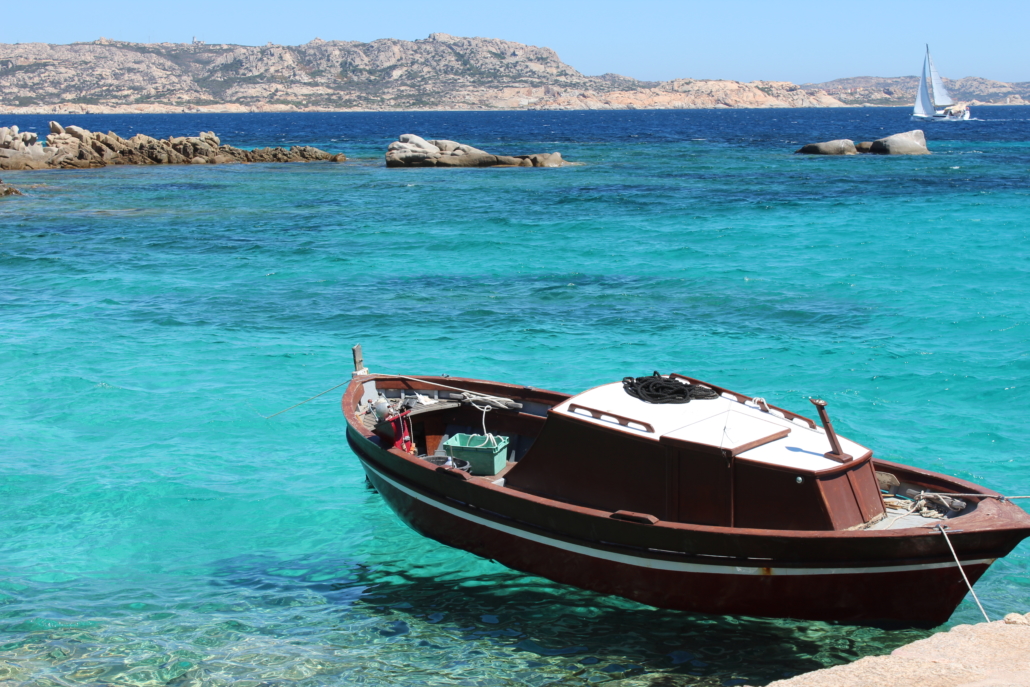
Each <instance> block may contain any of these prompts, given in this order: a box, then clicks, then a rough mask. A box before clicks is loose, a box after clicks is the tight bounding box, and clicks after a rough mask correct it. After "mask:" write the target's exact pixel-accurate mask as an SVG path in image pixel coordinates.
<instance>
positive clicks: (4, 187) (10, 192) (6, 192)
mask: <svg viewBox="0 0 1030 687" xmlns="http://www.w3.org/2000/svg"><path fill="white" fill-rule="evenodd" d="M23 195H25V194H24V193H22V192H21V191H19V190H18V189H16V188H15V187H13V186H11V185H10V184H5V183H3V182H2V181H0V198H3V197H4V196H23Z"/></svg>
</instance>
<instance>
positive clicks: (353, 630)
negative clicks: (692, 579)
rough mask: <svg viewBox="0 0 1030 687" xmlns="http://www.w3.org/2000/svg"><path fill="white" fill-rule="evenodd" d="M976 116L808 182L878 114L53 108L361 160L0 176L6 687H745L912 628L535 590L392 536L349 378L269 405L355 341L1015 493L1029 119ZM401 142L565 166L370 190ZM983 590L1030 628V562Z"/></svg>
mask: <svg viewBox="0 0 1030 687" xmlns="http://www.w3.org/2000/svg"><path fill="white" fill-rule="evenodd" d="M975 115H976V116H978V117H980V118H981V119H982V120H983V121H972V122H963V123H954V124H936V125H927V128H926V132H927V138H928V141H929V146H930V148H931V149H932V151H933V153H934V154H933V155H930V156H924V157H897V158H888V157H871V156H861V157H849V158H817V157H807V156H804V157H803V156H797V155H793V154H792V152H793V151H794V150H795V149H796V148H797V147H799V146H800V145H801V144H803V143H808V142H813V141H822V140H829V139H834V138H841V137H846V138H852V139H855V140H872V139H874V138H879V137H882V136H884V135H887V134H891V133H896V132H899V131H906V130H909V129H912V128H915V127H916V125H915V124H913V123H912V122H910V121H909V120H908V111H907V110H905V109H896V108H895V109H876V108H869V109H843V110H722V111H673V112H669V111H665V112H646V111H642V112H553V113H552V112H520V113H504V112H499V113H367V114H364V113H362V114H357V113H354V114H298V115H258V114H255V115H245V116H238V115H187V114H184V115H168V116H163V115H149V116H135V117H130V116H99V115H98V116H78V117H72V116H64V117H59V118H58V119H59V120H60V121H61V123H62V124H64V125H69V124H77V125H80V126H84V127H86V128H89V129H93V130H97V129H99V130H103V131H107V130H109V129H111V130H114V131H116V132H118V133H119V134H121V135H123V136H131V135H132V134H134V133H137V132H144V133H147V134H150V135H154V136H159V137H167V136H169V135H173V134H174V135H195V134H196V133H197V132H198V131H201V130H214V131H216V132H217V133H218V134H219V135H221V137H222V140H223V142H225V143H229V144H232V145H237V146H240V147H254V146H263V145H296V144H308V145H315V146H318V147H321V148H323V149H326V150H330V151H332V152H344V153H346V154H347V155H348V156H349V157H350V160H349V161H348V162H347V163H344V164H319V163H314V164H307V165H304V164H295V165H236V166H197V167H147V168H131V167H114V168H107V169H101V170H90V171H46V172H22V173H4V174H3V178H4V181H6V182H10V183H13V184H14V185H16V186H19V187H21V188H23V189H24V190H25V191H26V196H24V197H23V198H7V199H0V394H2V398H0V683H3V684H10V685H39V686H43V685H62V686H68V685H108V684H118V685H139V686H150V685H177V686H179V687H184V686H187V685H188V686H194V687H199V686H201V685H203V686H208V685H240V686H247V687H257V686H272V685H276V686H280V685H283V686H285V685H291V686H293V685H297V686H300V685H353V684H367V685H400V684H404V685H409V684H417V685H483V686H488V685H489V686H493V685H497V686H501V685H531V686H533V687H536V686H538V685H546V684H560V685H588V684H597V683H602V682H604V681H607V680H612V679H615V678H620V677H624V676H629V675H634V674H637V673H640V672H645V671H646V672H668V673H674V674H677V675H679V676H681V678H682V680H683V684H696V685H739V684H744V683H749V684H752V685H761V684H765V683H767V682H769V681H771V680H774V679H777V678H780V677H783V676H787V675H792V674H796V673H799V672H805V671H808V670H812V669H816V668H820V667H823V666H829V665H835V664H839V663H843V662H847V661H851V660H854V659H856V658H858V657H861V656H865V655H869V654H878V653H885V652H888V651H890V650H891V649H893V648H895V647H897V646H899V645H901V644H904V643H907V642H910V641H913V640H915V639H918V638H921V637H924V636H926V634H927V632H926V631H923V630H898V629H894V630H885V629H876V628H857V627H850V626H846V625H833V624H826V623H812V622H794V621H774V620H763V619H753V618H740V617H710V616H702V615H690V614H686V613H677V612H668V611H660V610H656V609H653V608H650V607H646V606H641V605H638V604H634V603H631V602H628V601H623V600H620V599H616V598H610V597H604V596H600V595H596V594H592V593H589V592H585V591H580V590H577V589H573V588H569V587H564V586H561V585H557V584H554V583H551V582H549V581H547V580H544V579H540V578H536V577H531V576H527V575H522V574H520V573H517V572H513V571H511V570H508V569H506V568H504V567H502V566H500V565H498V564H496V563H493V562H491V561H488V560H483V559H479V558H476V557H475V556H472V555H471V554H467V553H464V552H461V551H456V550H452V549H448V548H445V547H443V546H441V545H439V544H436V543H435V542H432V541H429V540H425V539H423V538H421V537H419V536H418V535H416V534H414V533H413V532H411V531H410V530H408V529H407V528H406V527H405V526H404V525H402V524H401V523H400V522H399V521H398V520H397V519H396V518H395V517H394V516H393V515H392V514H391V513H390V512H389V511H388V509H387V508H386V506H385V505H384V504H383V502H382V500H381V499H380V497H379V496H378V495H377V494H376V493H375V492H374V491H372V490H370V489H369V488H367V487H366V486H365V480H364V476H363V474H362V472H361V470H360V468H359V466H358V463H357V460H356V459H355V457H354V456H353V455H352V453H351V452H350V450H349V449H348V447H347V444H346V442H345V440H344V421H343V418H342V416H341V413H340V409H339V396H340V393H341V392H342V389H339V390H337V391H334V392H332V393H330V394H326V395H324V396H321V397H319V398H318V399H316V400H314V401H312V402H310V403H308V404H306V405H303V406H300V407H298V408H295V409H294V410H291V411H290V412H288V413H284V414H282V415H279V416H277V417H275V418H273V419H270V420H269V419H265V418H264V417H263V416H267V415H271V414H272V413H274V412H276V411H279V410H282V409H283V408H286V407H288V406H290V405H292V404H294V403H297V402H299V401H302V400H304V399H306V398H308V397H311V396H313V395H314V394H316V393H318V392H321V391H324V390H325V389H328V388H330V387H332V386H334V385H336V384H338V383H341V382H344V381H346V380H347V379H348V378H349V375H350V369H351V360H350V347H351V346H353V345H354V344H356V343H361V344H363V346H364V349H365V356H366V361H367V363H368V364H369V366H370V367H371V368H372V369H373V370H374V371H382V372H396V373H415V374H435V373H448V374H451V375H455V376H470V377H478V378H485V379H497V380H504V381H512V382H518V383H523V384H530V385H535V386H539V387H543V388H550V389H556V390H560V391H566V392H575V391H578V390H582V389H585V388H588V387H591V386H595V385H598V384H602V383H606V382H609V381H613V380H616V379H620V378H622V377H623V376H626V375H643V374H649V373H651V372H652V371H653V370H661V371H662V372H670V371H678V372H682V373H686V374H690V375H692V376H697V377H700V378H702V379H706V380H710V381H712V382H715V383H718V384H721V385H724V386H727V387H729V388H732V389H735V390H738V391H742V392H745V393H749V394H752V395H761V396H764V397H765V398H767V399H768V400H769V401H770V402H772V403H775V404H777V405H782V406H785V407H787V408H790V409H793V410H795V411H798V412H801V413H806V414H810V413H811V412H812V409H811V407H810V404H809V403H808V401H807V398H808V397H810V396H820V397H823V398H825V399H827V400H828V401H829V403H830V406H829V410H830V414H831V417H832V418H833V420H834V423H835V426H836V428H837V430H838V431H839V432H841V433H842V434H845V435H847V436H849V437H852V438H854V439H856V440H858V441H860V442H862V443H865V444H867V445H869V446H871V447H873V448H874V450H875V451H876V452H877V454H878V455H879V456H882V457H885V458H888V459H891V460H899V461H903V462H906V463H910V464H914V465H917V466H921V467H925V468H929V469H933V470H937V471H940V472H943V473H946V474H949V475H957V476H960V477H962V478H965V479H970V480H974V481H977V482H980V483H983V484H985V485H987V486H990V487H992V488H994V489H997V490H998V491H1000V492H1002V493H1005V494H1009V495H1014V494H1030V464H1028V461H1030V458H1028V457H1027V456H1028V453H1030V451H1028V449H1030V440H1028V434H1030V421H1028V412H1030V355H1028V353H1030V259H1028V247H1030V243H1028V232H1030V108H1020V107H1008V108H1006V107H995V108H977V109H976V112H975ZM47 119H48V118H47V117H44V116H39V117H35V116H33V117H29V116H21V117H6V118H2V121H0V125H4V126H6V125H10V124H17V125H19V126H20V127H21V128H22V129H23V130H33V129H35V130H36V131H39V132H41V133H45V132H46V121H47ZM403 133H416V134H420V135H423V136H425V137H426V138H451V139H456V140H459V141H462V142H465V143H471V144H473V145H475V146H478V147H481V148H484V149H487V150H489V151H491V152H498V153H516V154H517V153H534V152H551V151H555V150H558V151H561V152H562V153H563V154H564V156H565V157H566V159H568V160H572V161H575V162H578V163H582V164H580V165H577V166H570V167H565V168H562V169H483V170H480V169H473V170H461V169H458V170H455V169H444V170H435V169H410V170H403V169H401V170H397V169H386V168H385V166H384V164H383V161H382V154H383V152H384V151H385V148H386V145H387V144H388V143H389V142H390V141H391V140H393V139H394V138H396V136H398V135H400V134H403ZM1021 503H1022V504H1024V507H1025V505H1026V504H1027V503H1028V502H1027V501H1023V502H1021ZM977 590H978V592H979V594H980V598H981V599H982V601H983V602H984V605H985V607H986V609H987V611H988V613H990V614H991V617H992V619H996V618H999V617H1000V616H1001V615H1003V614H1005V613H1008V612H1012V611H1019V612H1027V611H1030V542H1026V543H1024V544H1023V545H1021V546H1020V547H1019V548H1018V549H1017V550H1016V551H1015V552H1014V553H1013V554H1012V555H1010V556H1009V557H1008V558H1006V559H1004V560H1002V561H999V562H998V563H997V564H995V565H994V566H993V567H992V568H991V570H990V571H989V572H988V574H987V575H986V577H985V578H984V579H983V580H982V581H981V582H980V583H979V584H978V585H977ZM979 619H980V616H979V612H978V611H977V609H976V606H975V605H974V604H973V603H972V601H971V599H967V600H966V601H965V602H964V603H963V604H962V605H961V606H960V607H959V609H958V610H957V611H956V613H955V614H954V616H953V617H952V619H951V624H958V623H969V622H977V621H978V620H979ZM5 680H6V681H7V682H5Z"/></svg>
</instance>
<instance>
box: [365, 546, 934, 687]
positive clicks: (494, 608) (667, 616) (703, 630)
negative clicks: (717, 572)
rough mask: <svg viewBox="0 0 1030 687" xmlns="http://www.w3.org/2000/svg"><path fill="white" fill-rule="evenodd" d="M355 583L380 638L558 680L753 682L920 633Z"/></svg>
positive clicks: (510, 583)
mask: <svg viewBox="0 0 1030 687" xmlns="http://www.w3.org/2000/svg"><path fill="white" fill-rule="evenodd" d="M358 578H360V584H361V586H362V587H364V588H365V589H366V591H365V593H364V594H363V595H362V596H361V597H360V599H359V600H358V601H357V602H356V604H355V606H356V609H358V608H361V607H365V608H366V609H367V611H368V612H369V613H370V614H373V615H376V616H380V617H381V618H382V620H383V621H384V625H383V626H382V629H381V630H380V632H381V633H383V634H384V636H387V635H391V634H393V635H399V634H410V635H412V639H416V638H417V639H416V641H415V642H414V643H416V644H417V643H419V642H421V643H422V644H423V645H426V646H429V647H434V646H437V645H440V644H444V643H447V642H448V640H449V641H453V640H454V639H455V638H460V639H461V640H464V641H467V642H475V643H480V644H481V645H482V646H481V647H480V648H481V650H482V651H484V652H485V653H487V654H489V655H491V656H492V658H491V659H490V660H491V661H492V662H495V661H497V658H496V656H497V654H498V651H501V652H502V653H507V654H508V656H509V658H508V659H507V660H508V661H510V662H511V663H512V664H513V667H514V666H518V667H519V668H520V669H524V668H525V667H530V668H531V667H540V668H541V669H545V666H546V667H549V668H551V669H557V668H564V670H565V671H568V672H567V673H566V674H567V675H568V678H569V682H568V684H578V682H579V681H580V680H584V684H586V683H587V682H596V681H597V679H598V678H600V677H602V676H605V675H607V676H610V677H612V678H616V677H620V676H631V675H635V674H640V673H648V674H666V675H669V676H670V678H671V677H676V678H678V680H677V681H672V682H670V684H682V682H681V681H680V680H683V679H687V680H690V684H695V685H708V684H711V685H734V684H750V685H760V684H766V683H768V682H771V681H773V680H778V679H781V678H784V677H788V676H792V675H796V674H799V673H804V672H808V671H812V670H817V669H820V668H825V667H828V666H833V665H840V664H843V663H849V662H851V661H854V660H857V659H859V658H862V657H863V656H868V655H875V654H884V653H888V652H890V651H892V650H893V649H895V648H897V647H899V646H901V645H903V644H907V643H909V642H912V641H915V640H917V639H921V638H923V637H925V636H927V635H928V634H929V633H928V632H926V631H924V630H918V629H912V628H908V629H898V630H890V629H884V628H874V627H856V626H850V625H841V624H833V623H823V622H811V621H793V620H768V619H760V618H745V617H731V616H706V615H698V614H690V613H684V612H678V611H666V610H661V609H655V608H651V607H649V606H644V605H641V604H636V603H634V602H631V601H627V600H624V599H619V598H617V597H608V596H602V595H598V594H594V593H592V592H589V591H585V590H580V589H577V588H574V587H568V586H565V585H559V584H554V583H551V582H549V581H547V580H544V579H541V578H538V577H532V576H526V575H520V574H518V573H514V572H510V571H500V572H497V573H496V574H488V575H476V576H475V577H471V576H467V577H462V576H460V575H455V576H452V577H449V578H447V579H440V578H427V577H422V576H420V575H418V574H417V573H411V572H408V571H404V570H398V569H396V568H394V567H393V566H390V567H389V568H379V569H376V570H367V569H366V570H364V571H362V572H360V573H358ZM434 635H436V636H437V637H438V639H437V640H435V641H434V638H433V637H434ZM548 672H550V670H548ZM562 684H565V681H564V680H563V681H562ZM658 684H662V683H661V682H659V683H658Z"/></svg>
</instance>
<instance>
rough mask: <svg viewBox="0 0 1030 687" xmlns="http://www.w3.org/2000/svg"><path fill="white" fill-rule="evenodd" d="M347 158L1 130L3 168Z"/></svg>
mask: <svg viewBox="0 0 1030 687" xmlns="http://www.w3.org/2000/svg"><path fill="white" fill-rule="evenodd" d="M419 140H421V139H419ZM423 143H424V141H423ZM346 159H347V158H346V156H345V155H343V154H342V153H340V154H337V155H334V154H332V153H327V152H325V151H324V150H319V149H318V148H312V147H311V146H293V147H292V148H290V149H289V150H286V149H284V148H261V149H259V150H242V149H240V148H233V147H232V146H227V145H222V141H221V139H219V138H218V136H216V135H215V133H214V132H213V131H202V132H201V133H200V135H198V136H189V137H185V136H184V137H180V138H175V137H172V138H169V139H168V140H166V141H159V140H158V139H156V138H151V137H150V136H146V135H144V134H136V135H135V136H133V137H132V138H130V139H128V140H126V139H124V138H122V137H121V136H119V135H118V134H116V133H114V132H113V131H109V132H107V133H106V134H103V133H100V132H99V131H88V130H86V129H83V128H82V127H78V126H69V127H67V128H65V127H62V126H61V125H60V124H58V123H57V122H50V134H49V135H48V136H47V137H46V146H44V145H43V144H42V143H40V142H38V141H37V140H36V134H34V133H31V132H26V133H20V132H19V131H18V127H16V126H15V127H9V128H7V127H0V170H5V169H6V170H21V169H61V168H63V169H85V168H88V167H105V166H107V165H187V164H195V165H196V164H224V163H228V162H313V161H326V162H343V161H345V160H346Z"/></svg>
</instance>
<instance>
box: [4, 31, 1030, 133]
mask: <svg viewBox="0 0 1030 687" xmlns="http://www.w3.org/2000/svg"><path fill="white" fill-rule="evenodd" d="M946 81H947V80H946ZM967 82H969V83H967ZM917 83H918V79H916V78H915V77H897V78H893V79H876V78H872V77H861V78H860V79H842V80H838V81H834V82H829V83H826V84H804V85H797V84H793V83H790V82H787V81H752V82H749V83H743V82H739V81H727V80H717V79H704V78H700V79H699V78H679V79H673V80H671V81H642V80H639V79H635V78H632V77H628V76H622V75H619V74H603V75H600V76H587V75H584V74H582V73H581V72H579V71H578V70H577V69H575V68H574V67H573V66H571V65H569V64H567V63H565V62H563V61H562V60H561V58H559V56H558V54H557V53H556V52H555V51H554V50H552V49H550V48H547V47H536V46H531V45H525V44H522V43H516V42H513V41H506V40H501V39H494V38H463V37H458V36H451V35H449V34H445V33H433V34H431V35H430V36H429V37H428V38H425V39H421V40H415V41H404V40H396V39H382V40H377V41H373V42H371V43H361V42H357V41H335V40H333V41H325V40H321V39H317V38H316V39H315V40H313V41H310V42H308V43H305V44H303V45H295V46H287V45H274V44H271V43H269V44H267V45H264V46H244V45H230V44H207V43H204V42H201V41H194V42H193V43H130V42H122V41H114V40H110V39H107V38H100V39H98V40H96V41H92V42H88V43H73V44H70V45H54V44H48V43H25V44H0V114H52V115H61V114H86V113H90V114H131V113H177V112H230V113H240V112H305V111H307V112H315V111H317V112H331V111H385V110H632V109H700V108H704V109H708V108H783V107H845V106H855V105H905V104H910V103H911V102H912V98H913V96H914V93H915V89H916V85H917ZM947 83H948V86H949V88H951V89H953V90H952V93H953V94H955V95H956V96H957V97H959V98H961V99H963V100H972V104H976V105H978V104H985V103H996V104H1024V103H1025V102H1027V101H1028V100H1030V83H1027V84H1005V83H1002V82H996V81H989V80H987V79H962V80H959V81H957V82H955V81H948V82H947ZM967 86H968V87H967ZM967 91H968V92H967Z"/></svg>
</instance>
